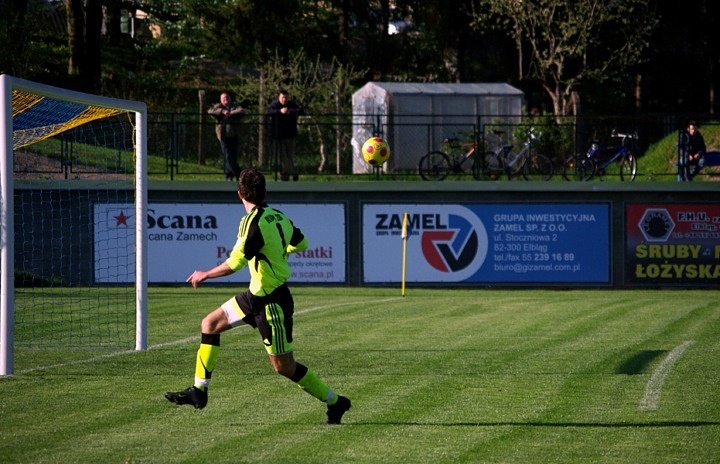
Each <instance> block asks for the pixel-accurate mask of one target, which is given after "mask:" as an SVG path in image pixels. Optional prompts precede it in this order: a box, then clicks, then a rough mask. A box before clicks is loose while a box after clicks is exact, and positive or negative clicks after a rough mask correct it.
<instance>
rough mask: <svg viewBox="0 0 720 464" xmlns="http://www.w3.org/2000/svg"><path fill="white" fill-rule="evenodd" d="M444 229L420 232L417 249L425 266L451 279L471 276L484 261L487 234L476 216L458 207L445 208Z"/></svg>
mask: <svg viewBox="0 0 720 464" xmlns="http://www.w3.org/2000/svg"><path fill="white" fill-rule="evenodd" d="M445 209H446V210H450V211H447V212H445V211H444V214H443V215H442V216H444V217H445V220H444V222H445V227H444V228H442V229H440V228H436V229H435V230H423V231H421V232H420V246H421V249H422V254H423V256H424V257H425V260H426V261H427V263H428V264H429V265H430V266H431V267H432V268H433V269H435V270H437V271H440V272H442V273H446V274H451V275H452V277H453V279H458V280H460V279H467V278H469V277H471V276H472V275H473V274H475V272H477V270H478V269H480V266H482V264H483V263H484V262H485V257H486V256H487V249H488V239H487V231H486V230H485V226H484V225H483V223H482V221H481V220H480V218H479V217H477V215H476V214H474V213H473V212H472V211H470V210H469V209H467V208H465V207H462V206H450V207H445Z"/></svg>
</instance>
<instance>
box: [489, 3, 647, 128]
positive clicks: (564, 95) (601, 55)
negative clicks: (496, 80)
mask: <svg viewBox="0 0 720 464" xmlns="http://www.w3.org/2000/svg"><path fill="white" fill-rule="evenodd" d="M484 6H485V7H486V8H487V10H486V11H487V12H488V16H482V15H478V17H477V19H478V21H477V24H478V25H479V26H481V27H483V26H484V27H487V26H488V25H489V24H490V21H491V20H493V19H497V18H499V19H500V24H501V26H502V27H505V29H506V31H507V33H508V34H509V35H510V37H511V38H512V39H513V40H514V41H515V44H516V48H517V53H518V60H519V61H518V74H519V76H520V78H521V79H524V78H531V79H537V80H538V81H539V82H540V84H541V86H542V88H543V90H544V92H545V94H546V95H547V96H548V97H549V98H550V100H551V101H552V107H553V113H554V114H555V115H556V116H562V115H568V114H570V113H571V112H573V109H574V106H573V105H574V102H575V99H574V93H575V92H576V91H577V89H578V86H579V85H580V84H581V83H589V82H593V81H596V82H600V81H603V80H606V79H613V78H622V77H624V76H627V75H628V74H631V73H630V71H632V69H633V67H634V66H635V65H637V64H638V63H639V62H640V61H641V59H642V56H643V52H645V50H646V49H647V48H648V46H649V37H650V34H651V32H652V30H653V28H654V27H655V25H656V23H657V18H656V15H655V12H654V11H653V9H652V8H651V6H650V2H649V0H623V1H609V2H608V1H607V0H485V3H484Z"/></svg>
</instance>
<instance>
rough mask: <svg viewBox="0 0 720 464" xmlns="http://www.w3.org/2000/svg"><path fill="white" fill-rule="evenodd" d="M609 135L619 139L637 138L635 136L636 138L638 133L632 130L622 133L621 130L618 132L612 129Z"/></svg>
mask: <svg viewBox="0 0 720 464" xmlns="http://www.w3.org/2000/svg"><path fill="white" fill-rule="evenodd" d="M610 137H616V138H619V139H631V140H633V139H637V138H638V134H637V132H633V133H632V134H624V133H622V132H618V131H617V130H615V129H613V130H612V132H611V133H610Z"/></svg>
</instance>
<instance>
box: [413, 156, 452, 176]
mask: <svg viewBox="0 0 720 464" xmlns="http://www.w3.org/2000/svg"><path fill="white" fill-rule="evenodd" d="M418 171H419V172H420V177H422V178H423V179H424V180H443V179H444V178H446V177H447V175H448V173H449V172H450V158H449V157H448V155H446V154H445V153H443V152H441V151H431V152H430V153H428V154H427V155H425V156H423V157H422V158H420V163H419V164H418Z"/></svg>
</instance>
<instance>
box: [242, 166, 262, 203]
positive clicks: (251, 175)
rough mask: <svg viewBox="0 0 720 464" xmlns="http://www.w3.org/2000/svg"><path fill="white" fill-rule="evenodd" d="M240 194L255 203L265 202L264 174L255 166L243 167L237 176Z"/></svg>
mask: <svg viewBox="0 0 720 464" xmlns="http://www.w3.org/2000/svg"><path fill="white" fill-rule="evenodd" d="M238 192H239V193H240V196H241V197H242V198H244V199H246V200H247V201H249V202H250V203H254V204H256V205H259V204H262V203H264V202H265V194H266V193H267V190H266V189H265V176H264V175H263V173H262V172H260V171H258V170H257V169H255V168H249V169H244V170H243V171H242V172H241V173H240V177H239V178H238Z"/></svg>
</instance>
